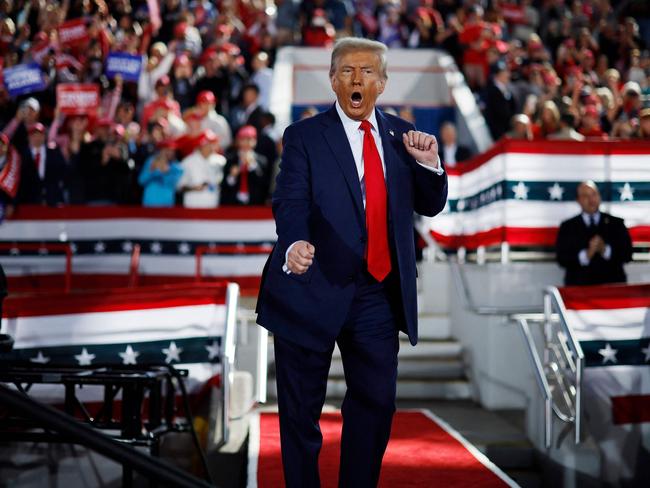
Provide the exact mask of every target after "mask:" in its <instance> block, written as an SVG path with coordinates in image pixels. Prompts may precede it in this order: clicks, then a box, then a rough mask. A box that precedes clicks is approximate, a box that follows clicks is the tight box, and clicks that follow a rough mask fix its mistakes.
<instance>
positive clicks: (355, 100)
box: [350, 91, 363, 108]
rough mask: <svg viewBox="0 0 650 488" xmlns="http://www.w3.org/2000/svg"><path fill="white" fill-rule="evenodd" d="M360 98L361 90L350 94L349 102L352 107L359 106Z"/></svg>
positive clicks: (361, 96) (361, 97) (361, 98)
mask: <svg viewBox="0 0 650 488" xmlns="http://www.w3.org/2000/svg"><path fill="white" fill-rule="evenodd" d="M362 100H363V95H361V92H358V91H355V92H353V93H352V95H351V96H350V103H351V105H352V107H354V108H359V107H361V102H362Z"/></svg>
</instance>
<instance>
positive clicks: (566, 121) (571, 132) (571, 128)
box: [546, 110, 585, 141]
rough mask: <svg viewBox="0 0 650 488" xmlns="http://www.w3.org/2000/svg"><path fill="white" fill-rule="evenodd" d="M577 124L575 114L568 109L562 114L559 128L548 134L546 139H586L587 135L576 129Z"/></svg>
mask: <svg viewBox="0 0 650 488" xmlns="http://www.w3.org/2000/svg"><path fill="white" fill-rule="evenodd" d="M575 124H576V118H575V116H574V115H573V114H572V113H571V112H569V111H568V110H565V111H564V112H562V115H560V128H559V130H557V131H555V132H553V133H551V134H549V135H548V136H546V139H548V140H549V141H584V140H585V136H584V135H583V134H581V133H580V132H578V131H577V130H575Z"/></svg>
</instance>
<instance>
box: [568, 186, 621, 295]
mask: <svg viewBox="0 0 650 488" xmlns="http://www.w3.org/2000/svg"><path fill="white" fill-rule="evenodd" d="M577 201H578V204H579V205H580V208H581V209H582V213H580V214H579V215H577V216H576V217H573V218H571V219H569V220H566V221H564V222H562V225H560V230H559V232H558V236H557V242H556V250H557V261H558V263H559V264H560V266H562V267H563V268H565V269H566V274H565V278H564V283H565V285H567V286H576V285H600V284H604V283H624V282H625V281H627V278H626V276H625V271H624V269H623V264H625V263H627V262H629V261H630V260H631V259H632V240H631V238H630V234H629V232H628V231H627V228H626V227H625V224H624V222H623V219H619V218H618V217H613V216H611V215H609V214H606V213H604V212H601V211H600V192H599V191H598V187H597V186H596V184H595V183H594V182H593V181H585V182H583V183H581V184H580V185H578V188H577Z"/></svg>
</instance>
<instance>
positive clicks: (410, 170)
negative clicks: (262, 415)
mask: <svg viewBox="0 0 650 488" xmlns="http://www.w3.org/2000/svg"><path fill="white" fill-rule="evenodd" d="M386 80H387V75H386V47H385V46H384V45H383V44H381V43H378V42H375V41H368V40H364V39H356V38H345V39H341V40H339V41H338V42H337V43H336V45H335V47H334V51H333V52H332V62H331V67H330V81H331V85H332V89H333V90H334V92H335V93H336V98H337V101H336V103H335V104H334V106H333V107H332V108H331V109H329V110H328V111H327V112H325V113H322V114H319V115H316V116H314V117H311V118H308V119H305V120H302V121H300V122H296V123H295V124H293V125H291V126H290V127H288V128H287V130H286V131H285V133H284V144H283V147H284V149H283V154H282V161H281V165H280V173H279V175H278V177H277V186H276V190H275V193H274V195H273V212H274V216H275V221H276V229H277V234H278V240H277V243H276V245H275V247H274V249H273V252H272V253H271V256H270V257H269V260H268V261H267V263H266V266H265V268H264V272H263V276H262V285H261V288H260V295H259V299H258V323H259V324H261V325H262V326H264V327H266V328H267V329H269V330H270V331H271V332H273V334H274V340H275V365H276V378H277V388H278V408H279V414H280V436H281V443H282V460H283V465H284V475H285V481H286V484H287V486H288V487H300V488H306V487H317V486H320V480H319V475H318V454H319V451H320V448H321V445H322V435H321V432H320V429H319V425H318V421H319V418H320V414H321V409H322V407H323V403H324V401H325V390H326V386H327V376H328V371H329V367H330V362H331V358H332V352H333V349H334V344H335V342H336V343H337V344H338V346H339V349H340V350H341V357H342V360H343V366H344V370H345V378H346V384H347V392H346V395H345V399H344V401H343V405H342V414H343V433H342V441H341V466H340V472H339V486H341V487H354V488H363V487H374V486H376V485H377V482H378V479H379V472H380V468H381V460H382V457H383V455H384V451H385V449H386V444H387V443H388V439H389V437H390V428H391V421H392V417H393V413H394V411H395V390H396V381H397V351H398V349H399V340H398V330H402V331H404V332H406V333H407V334H408V336H409V338H410V341H411V343H412V344H415V343H416V342H417V301H416V282H415V279H416V267H415V248H414V242H413V212H414V211H415V212H417V213H419V214H422V215H427V216H433V215H435V214H437V213H438V212H440V211H441V210H442V209H443V207H444V205H445V202H446V198H447V177H446V174H445V173H444V170H443V168H442V166H441V164H440V161H439V158H438V145H437V142H436V140H435V137H434V136H432V135H429V134H425V133H423V132H418V131H416V130H414V128H413V126H412V125H411V124H410V123H408V122H405V121H404V120H402V119H400V118H398V117H394V116H391V115H388V114H385V113H383V112H381V111H380V110H378V109H376V107H375V102H376V100H377V97H378V96H379V95H380V94H381V93H382V92H383V91H384V88H385V85H386Z"/></svg>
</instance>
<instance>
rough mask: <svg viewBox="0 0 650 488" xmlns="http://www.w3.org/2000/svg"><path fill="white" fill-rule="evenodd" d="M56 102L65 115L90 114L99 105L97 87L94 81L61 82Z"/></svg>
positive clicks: (57, 89) (57, 90) (58, 86)
mask: <svg viewBox="0 0 650 488" xmlns="http://www.w3.org/2000/svg"><path fill="white" fill-rule="evenodd" d="M56 104H57V106H58V107H59V109H60V110H61V113H63V114H65V115H92V114H94V113H95V112H97V108H98V107H99V87H98V86H97V85H96V84H94V83H61V84H59V85H57V87H56Z"/></svg>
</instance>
